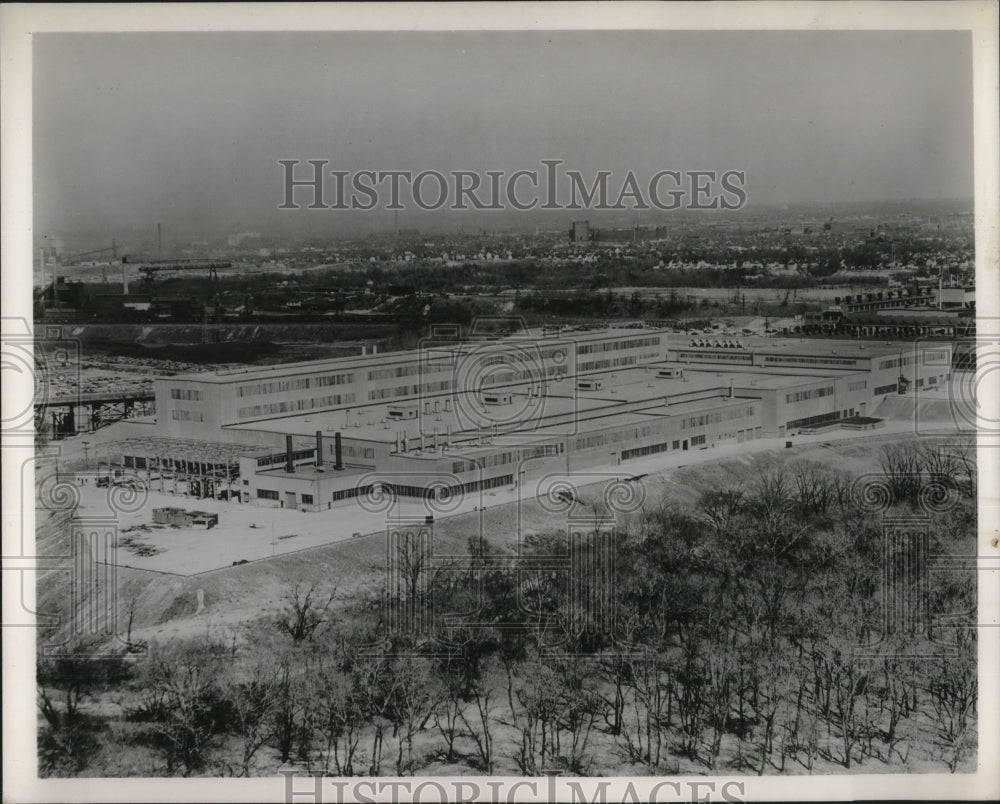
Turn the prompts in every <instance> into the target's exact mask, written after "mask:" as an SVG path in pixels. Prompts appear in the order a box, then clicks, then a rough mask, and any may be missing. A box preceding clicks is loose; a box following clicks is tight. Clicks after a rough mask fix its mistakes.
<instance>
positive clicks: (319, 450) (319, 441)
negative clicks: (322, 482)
mask: <svg viewBox="0 0 1000 804" xmlns="http://www.w3.org/2000/svg"><path fill="white" fill-rule="evenodd" d="M322 465H323V431H322V430H317V431H316V466H322Z"/></svg>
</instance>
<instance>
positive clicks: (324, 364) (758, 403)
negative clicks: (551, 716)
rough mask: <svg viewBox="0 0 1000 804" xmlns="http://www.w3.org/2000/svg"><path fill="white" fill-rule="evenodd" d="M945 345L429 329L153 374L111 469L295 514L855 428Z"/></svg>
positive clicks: (920, 378) (932, 375) (112, 450)
mask: <svg viewBox="0 0 1000 804" xmlns="http://www.w3.org/2000/svg"><path fill="white" fill-rule="evenodd" d="M950 371H951V345H950V344H948V343H947V342H924V343H886V342H884V341H883V342H878V343H876V342H863V341H855V340H852V341H834V340H808V339H803V340H786V341H772V340H765V339H758V340H757V341H754V342H751V341H749V340H748V341H745V342H739V343H737V342H732V341H730V342H728V343H726V344H719V345H714V344H713V345H712V346H696V345H693V344H692V342H691V340H690V338H688V337H687V336H684V335H679V334H676V333H668V331H667V330H662V329H650V328H634V329H624V328H623V329H609V330H602V331H594V332H585V333H576V332H574V333H571V334H567V333H563V334H559V333H556V332H553V331H548V332H546V333H545V334H543V333H541V332H539V333H531V334H525V335H515V336H509V337H506V338H503V339H479V340H472V339H465V340H462V339H459V338H454V337H453V338H451V339H448V338H444V337H442V338H438V339H428V340H427V341H426V342H424V343H423V344H422V345H421V347H420V348H419V349H417V350H414V351H407V352H393V353H384V354H364V355H359V356H356V357H347V358H338V359H332V360H319V361H309V362H303V363H290V364H284V365H276V366H267V367H262V368H248V369H240V370H231V371H217V372H201V373H192V374H182V375H175V376H171V377H162V378H158V379H157V380H156V382H155V386H156V411H157V413H156V417H155V420H153V419H148V420H145V421H142V420H136V421H131V422H128V423H123V424H122V425H120V427H122V429H123V430H125V431H126V433H127V436H128V437H127V438H125V439H124V440H122V441H119V442H116V443H115V444H112V445H110V446H109V449H108V453H107V455H106V458H105V460H106V462H107V464H108V465H109V466H115V467H120V468H121V469H123V470H132V471H137V472H139V474H140V476H142V477H144V478H145V479H147V480H148V481H149V482H150V483H151V484H152V486H153V487H154V488H160V489H163V490H166V491H171V490H183V491H185V492H187V493H189V494H190V493H194V494H196V495H198V496H213V497H227V498H231V499H239V500H241V501H242V502H246V503H251V504H256V505H267V506H274V507H279V506H280V507H288V508H299V509H305V510H327V509H330V508H334V507H336V506H337V505H341V504H347V503H346V502H345V501H349V500H351V499H352V498H354V497H357V496H358V495H371V494H376V495H377V494H378V493H381V492H386V491H391V492H392V493H394V494H399V495H406V496H417V497H419V496H435V497H437V498H439V499H443V498H447V497H448V496H449V495H455V494H456V493H468V492H472V491H477V490H482V489H489V488H496V487H501V486H513V485H514V484H515V483H519V482H523V481H524V480H525V479H529V478H532V477H539V476H541V475H543V474H545V473H546V472H552V471H561V472H570V473H571V472H574V471H579V470H585V469H586V468H587V467H592V466H598V465H619V464H621V465H627V464H628V462H629V461H630V460H632V459H635V458H640V457H644V456H649V455H654V454H657V453H671V452H677V451H684V450H694V449H700V448H705V447H709V446H711V445H713V444H716V443H720V442H731V443H738V442H744V441H749V440H754V439H759V438H773V437H781V436H788V435H792V434H793V433H796V432H801V431H803V430H814V429H817V428H824V427H837V426H841V425H842V424H843V423H844V422H845V420H846V421H847V422H848V425H849V426H866V425H867V422H866V421H865V419H866V418H867V417H871V416H872V414H873V413H874V411H875V408H876V407H877V405H878V404H879V402H880V401H881V400H882V399H884V398H885V397H886V396H887V395H891V394H897V393H900V392H903V391H906V390H908V389H914V388H930V387H939V386H942V385H943V384H944V383H945V382H946V381H947V380H948V378H949V374H950Z"/></svg>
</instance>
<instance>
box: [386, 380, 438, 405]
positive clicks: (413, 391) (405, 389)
mask: <svg viewBox="0 0 1000 804" xmlns="http://www.w3.org/2000/svg"><path fill="white" fill-rule="evenodd" d="M449 390H451V380H435V381H434V382H425V383H420V384H419V385H397V386H396V387H395V388H376V389H375V390H374V391H369V392H368V401H369V402H373V401H377V400H379V399H391V398H393V397H397V396H416V395H417V394H433V393H437V392H439V391H449Z"/></svg>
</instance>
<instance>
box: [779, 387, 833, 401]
mask: <svg viewBox="0 0 1000 804" xmlns="http://www.w3.org/2000/svg"><path fill="white" fill-rule="evenodd" d="M832 394H833V386H832V385H824V386H823V387H822V388H810V389H809V390H807V391H794V392H793V393H790V394H785V402H786V403H789V404H790V403H792V402H805V401H806V400H807V399H819V398H820V397H824V396H831V395H832Z"/></svg>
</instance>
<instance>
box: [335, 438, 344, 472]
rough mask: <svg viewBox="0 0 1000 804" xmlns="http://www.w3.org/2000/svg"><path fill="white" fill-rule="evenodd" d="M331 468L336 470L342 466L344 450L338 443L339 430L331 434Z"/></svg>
mask: <svg viewBox="0 0 1000 804" xmlns="http://www.w3.org/2000/svg"><path fill="white" fill-rule="evenodd" d="M333 468H334V469H336V470H337V471H338V472H339V471H341V470H342V469H343V468H344V450H343V447H341V445H340V431H339V430H338V431H337V432H336V433H334V434H333Z"/></svg>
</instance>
